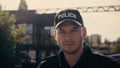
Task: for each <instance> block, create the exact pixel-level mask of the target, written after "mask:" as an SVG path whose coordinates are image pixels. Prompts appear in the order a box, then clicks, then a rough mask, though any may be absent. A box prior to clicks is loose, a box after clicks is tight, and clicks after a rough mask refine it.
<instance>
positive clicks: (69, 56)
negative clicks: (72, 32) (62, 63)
mask: <svg viewBox="0 0 120 68" xmlns="http://www.w3.org/2000/svg"><path fill="white" fill-rule="evenodd" d="M82 53H83V48H80V49H79V51H78V52H76V53H75V54H65V58H66V60H67V62H68V64H69V65H70V67H73V66H74V65H75V64H76V63H77V62H78V60H79V59H80V57H81V55H82Z"/></svg>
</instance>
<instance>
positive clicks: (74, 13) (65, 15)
mask: <svg viewBox="0 0 120 68" xmlns="http://www.w3.org/2000/svg"><path fill="white" fill-rule="evenodd" d="M67 20H71V21H74V22H75V23H76V24H78V25H79V26H81V27H83V26H84V24H83V20H82V16H81V15H80V12H79V11H78V10H75V9H65V10H62V11H60V12H58V13H57V14H56V16H55V19H54V27H55V28H57V27H58V26H59V25H60V24H61V23H62V22H64V21H67Z"/></svg>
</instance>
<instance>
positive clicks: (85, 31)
mask: <svg viewBox="0 0 120 68" xmlns="http://www.w3.org/2000/svg"><path fill="white" fill-rule="evenodd" d="M86 35H87V29H86V27H83V37H84V38H85V36H86Z"/></svg>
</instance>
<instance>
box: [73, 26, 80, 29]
mask: <svg viewBox="0 0 120 68" xmlns="http://www.w3.org/2000/svg"><path fill="white" fill-rule="evenodd" d="M79 28H81V27H78V26H75V27H73V29H79Z"/></svg>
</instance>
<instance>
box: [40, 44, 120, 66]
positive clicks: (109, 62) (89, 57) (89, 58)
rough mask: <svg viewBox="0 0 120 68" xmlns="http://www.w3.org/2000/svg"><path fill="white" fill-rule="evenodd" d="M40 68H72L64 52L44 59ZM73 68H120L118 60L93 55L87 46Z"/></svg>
mask: <svg viewBox="0 0 120 68" xmlns="http://www.w3.org/2000/svg"><path fill="white" fill-rule="evenodd" d="M38 68H70V66H69V64H68V63H67V61H66V60H65V57H64V54H63V52H60V53H59V54H58V55H56V56H52V57H48V58H46V59H43V60H42V61H41V62H40V64H39V65H38ZM73 68H120V62H118V61H117V60H115V59H113V58H110V57H106V56H103V55H98V54H94V53H92V51H91V49H90V48H89V47H88V46H87V45H85V47H84V51H83V54H82V56H81V58H80V59H79V60H78V62H77V63H76V64H75V65H74V67H73Z"/></svg>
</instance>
